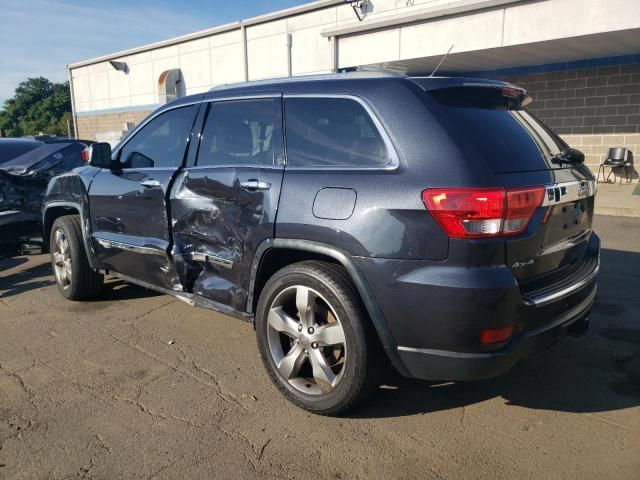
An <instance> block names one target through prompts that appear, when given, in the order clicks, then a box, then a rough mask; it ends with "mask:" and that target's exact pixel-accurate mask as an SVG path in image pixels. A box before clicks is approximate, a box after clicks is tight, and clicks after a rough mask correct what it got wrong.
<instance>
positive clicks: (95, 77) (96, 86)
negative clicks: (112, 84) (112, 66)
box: [89, 70, 109, 101]
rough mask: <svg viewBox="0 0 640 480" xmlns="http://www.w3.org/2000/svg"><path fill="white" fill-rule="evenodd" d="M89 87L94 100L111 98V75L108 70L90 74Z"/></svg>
mask: <svg viewBox="0 0 640 480" xmlns="http://www.w3.org/2000/svg"><path fill="white" fill-rule="evenodd" d="M89 88H90V89H91V100H92V101H95V100H103V99H108V98H109V76H108V75H107V72H106V70H105V71H103V72H100V73H92V74H90V75H89Z"/></svg>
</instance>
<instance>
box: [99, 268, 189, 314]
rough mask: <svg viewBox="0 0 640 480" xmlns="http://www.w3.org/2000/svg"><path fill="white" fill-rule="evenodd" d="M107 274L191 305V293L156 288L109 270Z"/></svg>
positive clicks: (150, 284)
mask: <svg viewBox="0 0 640 480" xmlns="http://www.w3.org/2000/svg"><path fill="white" fill-rule="evenodd" d="M109 273H111V274H112V275H113V276H115V277H118V278H121V279H122V280H124V281H125V282H128V283H133V284H135V285H139V286H140V287H143V288H148V289H149V290H155V291H156V292H160V293H164V294H165V295H171V296H172V297H176V298H177V299H178V300H182V301H183V302H185V303H188V304H189V305H193V295H192V294H191V293H184V292H176V291H174V290H169V289H167V288H163V287H158V286H157V285H153V284H152V283H147V282H143V281H142V280H138V279H137V278H133V277H130V276H128V275H123V274H122V273H118V272H114V271H113V270H111V271H110V272H109Z"/></svg>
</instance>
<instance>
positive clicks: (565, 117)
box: [503, 63, 640, 171]
mask: <svg viewBox="0 0 640 480" xmlns="http://www.w3.org/2000/svg"><path fill="white" fill-rule="evenodd" d="M503 80H507V81H509V82H512V83H515V84H517V85H520V86H522V87H524V88H526V89H527V90H528V91H529V93H530V94H531V97H532V98H533V103H532V104H531V105H530V106H529V110H530V111H531V112H533V113H534V114H535V115H536V116H537V117H538V118H540V119H541V120H543V121H544V122H545V123H546V124H547V125H548V126H549V127H551V128H552V129H553V130H554V131H555V132H556V133H558V134H559V135H561V136H562V137H563V138H564V140H565V141H566V142H567V143H568V144H569V145H571V146H573V147H576V148H578V149H579V150H581V151H583V152H584V153H585V156H586V159H585V163H586V164H587V165H589V167H590V168H591V169H592V170H594V171H597V169H598V165H599V164H600V162H601V160H602V158H603V155H604V154H605V153H606V152H607V150H608V149H609V148H611V147H626V148H629V149H631V151H632V152H633V153H634V158H637V159H638V161H636V163H638V162H640V64H637V63H636V64H626V65H612V66H606V67H595V68H584V69H576V70H565V71H558V72H544V73H532V74H528V75H517V76H511V77H504V78H503Z"/></svg>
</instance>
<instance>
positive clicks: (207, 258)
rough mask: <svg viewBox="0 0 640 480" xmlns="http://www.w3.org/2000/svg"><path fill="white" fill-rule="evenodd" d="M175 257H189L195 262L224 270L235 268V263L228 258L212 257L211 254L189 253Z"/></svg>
mask: <svg viewBox="0 0 640 480" xmlns="http://www.w3.org/2000/svg"><path fill="white" fill-rule="evenodd" d="M174 256H175V257H189V258H190V259H191V260H193V261H194V262H200V263H210V264H212V265H216V266H218V267H222V268H229V269H230V268H233V262H232V261H231V260H227V259H226V258H222V257H219V256H217V255H211V254H210V253H204V252H189V253H179V254H177V255H174Z"/></svg>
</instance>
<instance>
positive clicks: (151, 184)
mask: <svg viewBox="0 0 640 480" xmlns="http://www.w3.org/2000/svg"><path fill="white" fill-rule="evenodd" d="M140 185H142V186H143V187H144V188H157V187H161V186H162V184H161V183H160V182H159V181H158V180H155V179H153V178H148V179H147V180H143V181H141V182H140Z"/></svg>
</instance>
